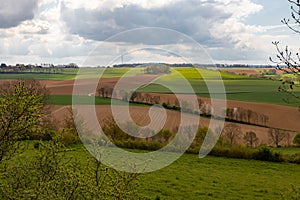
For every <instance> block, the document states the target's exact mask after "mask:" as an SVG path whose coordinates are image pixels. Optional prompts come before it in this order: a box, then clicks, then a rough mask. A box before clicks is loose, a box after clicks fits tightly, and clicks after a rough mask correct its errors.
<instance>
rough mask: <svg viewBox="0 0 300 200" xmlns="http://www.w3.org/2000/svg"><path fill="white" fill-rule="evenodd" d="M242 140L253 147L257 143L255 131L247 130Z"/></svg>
mask: <svg viewBox="0 0 300 200" xmlns="http://www.w3.org/2000/svg"><path fill="white" fill-rule="evenodd" d="M243 139H244V141H245V142H246V143H247V145H249V146H250V147H255V146H256V145H257V144H258V141H259V139H258V138H257V136H256V133H254V132H253V131H249V132H247V133H246V134H245V135H244V138H243Z"/></svg>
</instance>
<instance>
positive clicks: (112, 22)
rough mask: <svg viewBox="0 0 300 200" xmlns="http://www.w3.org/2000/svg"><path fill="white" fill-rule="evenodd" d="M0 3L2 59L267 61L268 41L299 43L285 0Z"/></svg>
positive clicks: (37, 61) (57, 61)
mask: <svg viewBox="0 0 300 200" xmlns="http://www.w3.org/2000/svg"><path fill="white" fill-rule="evenodd" d="M0 3H1V7H0V62H1V63H7V64H17V63H25V64H29V63H31V64H40V63H53V64H67V63H77V64H79V65H80V66H83V65H89V66H107V65H109V64H111V63H114V64H115V63H116V64H119V63H120V62H122V61H121V56H120V55H123V56H122V57H123V62H124V63H134V62H135V63H136V62H167V63H179V62H189V61H190V62H193V61H195V60H196V61H199V62H201V59H200V57H201V56H202V57H203V55H202V54H205V56H206V57H209V58H210V59H211V61H212V62H213V63H225V64H232V63H243V64H272V63H271V62H270V61H269V57H270V56H271V57H274V58H275V57H276V49H275V47H274V45H272V42H273V41H280V45H282V47H285V46H286V45H288V46H289V47H290V48H291V49H293V50H294V51H295V52H296V51H297V50H298V49H299V47H300V40H299V34H295V33H293V32H292V31H291V30H289V29H288V28H287V27H286V26H285V25H283V24H282V23H281V20H282V19H283V18H290V3H289V2H288V0H159V1H155V0H89V1H86V0H0ZM149 27H155V28H153V29H151V28H150V29H149ZM137 29H138V31H136V30H137ZM143 29H144V30H145V31H141V30H143ZM173 33H174V34H173ZM124 34H125V35H126V37H123V36H124ZM183 36H184V37H186V38H189V39H188V40H184V39H183V40H184V41H191V40H193V41H194V42H196V43H197V44H199V46H201V48H203V51H197V50H195V46H193V45H191V44H190V43H189V42H186V43H185V42H182V41H181V39H182V37H183ZM170 37H171V39H170ZM181 52H182V53H181ZM178 54H179V55H178ZM200 54H201V55H200ZM95 55H97V56H95Z"/></svg>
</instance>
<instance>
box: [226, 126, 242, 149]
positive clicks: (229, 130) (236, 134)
mask: <svg viewBox="0 0 300 200" xmlns="http://www.w3.org/2000/svg"><path fill="white" fill-rule="evenodd" d="M222 134H223V136H224V137H225V138H226V139H228V140H229V142H230V144H231V145H235V144H237V141H238V140H239V139H240V137H241V135H242V130H241V127H240V126H238V125H236V124H233V123H231V124H228V125H226V126H225V127H224V129H223V132H222Z"/></svg>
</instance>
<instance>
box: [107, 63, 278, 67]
mask: <svg viewBox="0 0 300 200" xmlns="http://www.w3.org/2000/svg"><path fill="white" fill-rule="evenodd" d="M158 64H161V65H167V66H169V67H187V68H188V67H201V68H215V67H218V68H276V66H273V65H247V64H191V63H175V64H165V63H158ZM151 65H153V63H133V64H117V65H113V67H114V68H135V67H145V68H146V67H149V66H151ZM156 65H157V63H156Z"/></svg>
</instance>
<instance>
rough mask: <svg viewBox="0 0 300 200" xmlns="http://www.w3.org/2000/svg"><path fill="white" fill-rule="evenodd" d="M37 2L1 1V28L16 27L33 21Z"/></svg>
mask: <svg viewBox="0 0 300 200" xmlns="http://www.w3.org/2000/svg"><path fill="white" fill-rule="evenodd" d="M37 3H38V2H37V0H0V5H1V6H0V28H10V27H15V26H17V25H18V24H20V23H21V22H23V21H26V20H29V19H33V17H34V11H35V9H36V8H37Z"/></svg>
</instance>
